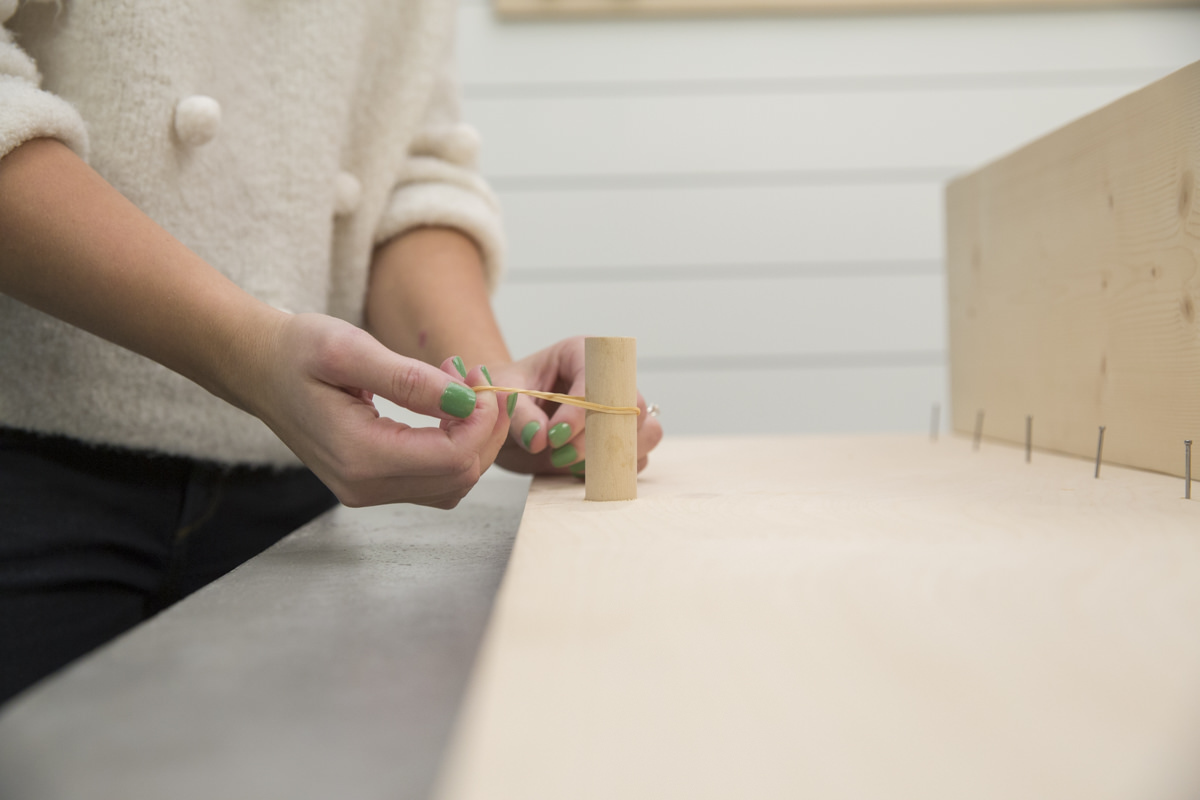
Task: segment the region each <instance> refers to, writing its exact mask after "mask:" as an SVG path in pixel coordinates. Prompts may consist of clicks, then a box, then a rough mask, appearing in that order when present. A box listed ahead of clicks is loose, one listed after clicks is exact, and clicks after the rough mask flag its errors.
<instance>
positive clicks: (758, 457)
mask: <svg viewBox="0 0 1200 800" xmlns="http://www.w3.org/2000/svg"><path fill="white" fill-rule="evenodd" d="M639 493H640V497H639V499H638V500H636V501H633V502H629V503H585V502H584V501H583V486H582V484H581V483H579V482H577V481H573V480H561V479H540V480H537V481H535V482H534V485H533V489H532V491H531V493H530V496H529V500H528V503H527V506H526V509H525V515H524V518H523V521H522V524H521V528H520V531H519V533H518V537H517V543H516V545H515V550H514V554H513V557H512V561H511V562H510V566H509V570H508V573H507V575H506V577H505V580H504V584H503V586H502V588H501V593H500V595H499V597H498V599H497V604H496V608H495V612H494V615H493V618H492V621H491V623H490V627H489V631H488V634H487V638H486V639H485V643H484V647H483V651H482V656H481V659H480V662H479V664H478V665H477V668H476V672H475V675H474V677H473V683H472V688H471V689H470V690H469V694H468V701H467V704H466V707H465V709H464V711H463V714H462V716H461V718H460V721H459V725H458V730H457V734H456V743H455V745H454V747H453V749H452V751H451V754H450V757H449V760H448V762H447V765H446V767H445V769H444V772H443V778H442V781H441V786H440V796H441V797H442V798H443V800H451V799H453V800H467V799H471V800H473V799H474V798H488V799H489V800H503V799H505V798H513V799H514V800H516V799H517V798H519V799H520V800H537V798H555V800H561V798H572V800H584V799H585V798H605V800H609V799H610V798H625V799H627V798H656V799H661V798H688V799H689V800H698V799H699V798H733V797H746V798H797V797H819V798H882V797H887V798H909V797H911V798H967V797H969V798H974V799H976V800H977V799H978V798H993V797H995V798H1015V797H1020V798H1042V797H1044V798H1089V800H1096V799H1097V798H1138V800H1146V799H1147V798H1182V797H1193V798H1194V797H1196V796H1200V795H1198V794H1197V790H1198V789H1200V781H1198V780H1197V778H1198V770H1200V759H1197V757H1196V754H1197V753H1200V737H1198V736H1197V733H1198V730H1200V635H1198V633H1197V632H1198V631H1200V502H1188V501H1185V500H1183V499H1182V494H1183V482H1182V481H1181V480H1177V479H1174V478H1170V477H1167V476H1163V475H1159V474H1153V473H1148V472H1140V471H1136V470H1130V469H1122V468H1116V467H1107V466H1106V467H1105V468H1104V469H1103V471H1102V473H1101V477H1100V479H1099V480H1096V479H1093V477H1092V464H1091V463H1090V462H1088V461H1085V460H1082V459H1075V458H1069V457H1063V456H1054V455H1049V454H1044V453H1040V452H1035V453H1034V455H1033V462H1032V464H1029V465H1027V464H1025V463H1024V453H1023V451H1022V450H1021V449H1020V448H1017V447H1011V446H1007V445H1000V444H990V443H987V442H985V443H984V445H983V448H982V449H981V450H980V451H979V452H972V448H971V444H970V442H969V441H967V440H963V439H947V438H943V439H942V440H941V441H940V442H938V443H931V442H930V441H929V440H928V439H926V438H922V437H914V436H892V437H862V438H845V437H843V438H784V437H779V438H770V439H767V438H763V439H718V438H709V439H673V440H668V441H667V442H666V443H665V444H664V445H663V446H662V447H661V448H660V452H656V453H655V456H654V458H653V459H652V461H651V466H650V469H649V470H648V471H647V472H646V473H645V474H644V476H643V479H642V481H641V484H640V486H639Z"/></svg>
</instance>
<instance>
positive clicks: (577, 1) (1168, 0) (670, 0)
mask: <svg viewBox="0 0 1200 800" xmlns="http://www.w3.org/2000/svg"><path fill="white" fill-rule="evenodd" d="M1194 4H1195V0H496V10H497V11H499V12H500V13H501V14H504V15H510V16H565V15H643V14H648V15H660V14H705V13H707V14H713V13H717V14H730V13H753V12H763V11H810V12H811V11H816V12H826V13H828V12H845V11H859V12H861V11H927V10H930V9H939V10H950V9H954V10H963V9H972V8H978V9H1004V8H1013V9H1026V10H1027V9H1033V8H1095V7H1099V6H1110V7H1111V6H1187V5H1194Z"/></svg>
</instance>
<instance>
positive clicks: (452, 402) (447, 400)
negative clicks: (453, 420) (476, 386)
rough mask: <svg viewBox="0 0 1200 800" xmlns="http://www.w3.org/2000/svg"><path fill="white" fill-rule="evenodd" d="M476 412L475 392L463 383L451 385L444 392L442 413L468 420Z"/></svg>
mask: <svg viewBox="0 0 1200 800" xmlns="http://www.w3.org/2000/svg"><path fill="white" fill-rule="evenodd" d="M474 410H475V392H473V391H471V389H470V387H467V386H463V385H462V384H461V383H451V384H450V385H448V386H447V387H446V391H444V392H442V411H445V412H446V413H447V414H449V415H450V416H452V417H458V418H459V419H466V418H467V417H469V416H471V412H472V411H474Z"/></svg>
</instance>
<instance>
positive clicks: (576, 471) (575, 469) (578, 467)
mask: <svg viewBox="0 0 1200 800" xmlns="http://www.w3.org/2000/svg"><path fill="white" fill-rule="evenodd" d="M586 463H587V462H586V461H580V462H579V463H578V464H572V465H571V466H569V467H567V469H569V470H571V473H572V474H573V475H582V474H583V465H584V464H586Z"/></svg>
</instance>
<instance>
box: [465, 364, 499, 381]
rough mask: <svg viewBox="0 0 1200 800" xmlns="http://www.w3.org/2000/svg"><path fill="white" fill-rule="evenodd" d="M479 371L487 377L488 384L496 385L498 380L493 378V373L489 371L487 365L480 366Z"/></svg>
mask: <svg viewBox="0 0 1200 800" xmlns="http://www.w3.org/2000/svg"><path fill="white" fill-rule="evenodd" d="M479 371H480V372H482V373H483V377H485V378H487V381H488V386H495V385H496V382H495V381H494V380H492V373H490V372H488V371H487V367H485V366H483V365H482V364H481V365H480V366H479ZM464 377H466V376H464Z"/></svg>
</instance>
